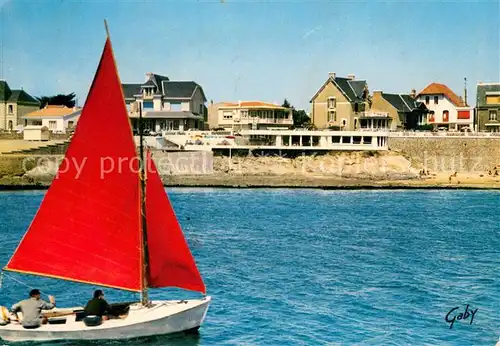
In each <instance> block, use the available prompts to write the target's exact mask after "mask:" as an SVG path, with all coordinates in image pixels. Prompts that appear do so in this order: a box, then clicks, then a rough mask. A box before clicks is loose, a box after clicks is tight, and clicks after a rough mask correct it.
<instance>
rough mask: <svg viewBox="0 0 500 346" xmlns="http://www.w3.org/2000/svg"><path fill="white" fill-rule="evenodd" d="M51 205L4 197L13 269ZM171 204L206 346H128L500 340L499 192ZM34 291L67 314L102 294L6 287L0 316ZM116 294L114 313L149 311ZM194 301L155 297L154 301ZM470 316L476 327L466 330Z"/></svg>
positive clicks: (35, 197)
mask: <svg viewBox="0 0 500 346" xmlns="http://www.w3.org/2000/svg"><path fill="white" fill-rule="evenodd" d="M44 193H45V192H44V191H23V192H0V245H1V247H0V264H1V265H2V266H3V265H5V264H6V263H7V261H8V259H9V257H10V255H11V254H12V252H13V251H14V249H15V247H16V245H17V243H18V242H19V240H20V239H21V237H22V236H23V234H24V232H25V230H26V229H27V227H28V226H29V224H30V222H31V219H32V218H33V216H34V214H35V212H36V211H37V208H38V206H39V204H40V202H41V200H42V198H43V195H44ZM169 196H170V199H171V201H172V204H173V206H174V209H175V211H176V213H177V216H178V218H179V221H180V223H181V225H182V226H183V229H184V233H185V236H186V238H187V240H188V243H189V244H190V247H191V250H192V252H193V254H194V256H195V258H196V260H197V263H198V267H199V269H200V271H201V273H202V275H203V277H204V280H205V283H206V285H207V289H208V294H209V295H211V296H212V297H213V302H212V305H211V307H210V309H209V311H208V315H207V318H206V321H205V323H204V324H203V325H202V327H201V328H200V331H199V335H194V336H193V335H189V336H184V335H177V336H173V337H154V338H146V339H139V340H134V341H129V342H128V344H131V345H139V344H142V345H176V346H180V345H183V346H184V345H365V344H366V345H494V344H495V343H496V341H497V340H498V339H499V336H500V232H499V231H500V193H498V192H493V191H449V190H447V191H444V190H435V191H423V190H422V191H416V190H412V191H408V190H407V191H403V190H401V191H379V190H375V191H369V190H359V191H323V190H287V189H241V190H239V189H171V190H169ZM40 246H43V244H40ZM29 287H38V288H40V289H41V290H42V291H43V292H44V293H45V294H54V295H55V296H56V298H57V300H58V305H59V306H64V305H70V306H74V305H75V304H84V303H85V302H86V301H87V299H89V297H90V295H91V293H92V290H93V289H94V288H95V287H92V286H86V285H82V284H75V283H70V282H64V281H56V280H52V279H45V278H37V277H34V276H22V275H17V274H12V273H6V275H5V276H4V278H3V287H2V289H1V290H0V305H7V306H10V305H11V304H13V303H14V302H16V301H17V300H20V299H23V298H25V297H26V295H27V293H28V291H29V289H30V288H29ZM105 292H106V297H107V299H108V301H110V302H116V301H120V300H122V301H123V300H124V299H126V300H129V299H137V298H138V297H137V296H136V295H134V294H132V293H124V292H121V291H117V290H111V289H105ZM194 296H197V295H196V294H194V293H187V292H182V291H180V290H174V289H162V290H153V291H152V297H153V298H155V299H178V298H189V297H194ZM467 305H468V309H467V311H468V314H469V316H467V319H462V320H458V319H457V317H458V316H460V315H459V314H460V313H464V312H465V309H466V307H467ZM454 308H456V309H455V310H452V309H454ZM476 309H477V311H476V313H475V315H474V320H473V321H471V319H472V318H471V313H470V312H471V310H472V311H474V310H476ZM450 310H451V311H452V312H451V313H450V314H449V315H448V319H449V320H452V319H453V318H455V322H454V323H453V327H452V328H451V329H450V325H451V323H449V322H447V321H446V319H445V318H446V315H447V314H448V313H449V312H450ZM463 316H464V315H461V317H463ZM471 322H472V323H471ZM0 328H1V327H0ZM0 344H1V342H0ZM59 344H68V345H70V344H71V345H73V344H75V343H74V342H71V343H69V342H67V343H65V342H63V343H59ZM96 344H102V343H96ZM107 344H110V345H119V344H122V342H108V343H107ZM126 344H127V343H126Z"/></svg>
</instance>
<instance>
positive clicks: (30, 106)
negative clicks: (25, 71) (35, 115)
mask: <svg viewBox="0 0 500 346" xmlns="http://www.w3.org/2000/svg"><path fill="white" fill-rule="evenodd" d="M37 109H40V102H38V100H36V99H35V98H34V97H32V96H31V95H29V94H28V93H27V92H26V91H24V90H22V89H21V90H12V89H11V88H10V87H9V84H7V82H6V81H3V80H0V130H7V131H12V130H15V129H16V128H17V127H18V126H22V125H23V120H22V118H23V116H24V115H25V114H28V113H30V112H33V111H35V110H37Z"/></svg>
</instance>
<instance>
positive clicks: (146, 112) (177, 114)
mask: <svg viewBox="0 0 500 346" xmlns="http://www.w3.org/2000/svg"><path fill="white" fill-rule="evenodd" d="M122 88H123V94H124V96H125V103H126V105H127V109H128V112H129V116H130V120H131V124H132V128H133V130H134V131H138V130H139V122H138V120H139V111H141V112H142V117H143V128H144V129H145V130H146V131H148V132H156V133H159V132H161V131H180V132H182V131H185V130H190V129H191V130H198V129H203V124H204V121H205V118H206V115H207V107H206V105H205V103H206V102H207V99H206V97H205V93H204V91H203V88H202V87H201V86H200V85H199V84H198V83H196V82H194V81H171V80H170V79H169V78H168V77H165V76H161V75H158V74H154V73H147V74H146V81H145V82H144V83H140V84H122Z"/></svg>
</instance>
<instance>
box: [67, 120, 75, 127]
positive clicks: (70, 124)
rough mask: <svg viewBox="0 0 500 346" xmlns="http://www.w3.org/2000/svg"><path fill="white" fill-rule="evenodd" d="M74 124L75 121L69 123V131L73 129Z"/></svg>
mask: <svg viewBox="0 0 500 346" xmlns="http://www.w3.org/2000/svg"><path fill="white" fill-rule="evenodd" d="M74 124H75V123H74V121H68V129H72V128H73V126H74Z"/></svg>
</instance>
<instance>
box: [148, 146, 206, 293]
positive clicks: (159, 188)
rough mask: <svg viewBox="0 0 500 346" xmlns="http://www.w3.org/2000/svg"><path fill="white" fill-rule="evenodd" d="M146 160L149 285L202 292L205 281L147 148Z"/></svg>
mask: <svg viewBox="0 0 500 346" xmlns="http://www.w3.org/2000/svg"><path fill="white" fill-rule="evenodd" d="M146 163H147V166H146V167H147V169H148V172H147V185H146V210H147V215H146V217H147V228H148V232H147V237H148V250H149V278H148V280H149V286H150V287H179V288H184V289H187V290H192V291H198V292H201V293H205V284H204V283H203V279H202V278H201V276H200V273H199V272H198V268H197V267H196V263H195V261H194V258H193V256H192V255H191V251H189V247H188V245H187V243H186V240H185V239H184V235H183V233H182V230H181V227H180V225H179V222H178V221H177V218H176V216H175V213H174V210H173V209H172V206H171V205H170V201H169V199H168V196H167V194H166V192H165V189H164V187H163V183H162V182H161V179H160V176H159V174H158V171H157V170H156V166H155V164H154V162H153V159H152V158H151V153H149V152H148V154H147V158H146Z"/></svg>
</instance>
